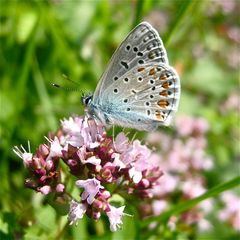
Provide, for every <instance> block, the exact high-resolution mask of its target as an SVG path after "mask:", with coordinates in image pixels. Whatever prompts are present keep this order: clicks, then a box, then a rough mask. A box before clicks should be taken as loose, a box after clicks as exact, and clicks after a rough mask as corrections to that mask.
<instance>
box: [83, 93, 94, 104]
mask: <svg viewBox="0 0 240 240" xmlns="http://www.w3.org/2000/svg"><path fill="white" fill-rule="evenodd" d="M81 100H82V103H83V105H85V106H87V105H89V103H90V102H91V101H92V95H91V96H86V97H84V96H83V97H82V99H81Z"/></svg>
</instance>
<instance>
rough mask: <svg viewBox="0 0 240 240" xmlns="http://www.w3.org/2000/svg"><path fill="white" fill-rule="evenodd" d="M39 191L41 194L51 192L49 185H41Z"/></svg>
mask: <svg viewBox="0 0 240 240" xmlns="http://www.w3.org/2000/svg"><path fill="white" fill-rule="evenodd" d="M39 192H41V193H42V194H43V195H48V194H49V193H50V192H51V187H50V186H47V185H46V186H43V187H41V188H39Z"/></svg>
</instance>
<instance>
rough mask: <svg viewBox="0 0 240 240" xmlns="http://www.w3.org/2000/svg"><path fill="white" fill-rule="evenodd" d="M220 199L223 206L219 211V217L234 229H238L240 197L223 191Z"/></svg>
mask: <svg viewBox="0 0 240 240" xmlns="http://www.w3.org/2000/svg"><path fill="white" fill-rule="evenodd" d="M221 200H222V201H223V203H224V205H225V206H224V208H223V209H222V210H221V211H220V212H219V219H220V220H222V221H225V222H228V223H229V224H230V225H231V226H232V227H233V228H234V229H236V230H237V231H240V208H239V202H240V197H238V196H237V195H235V194H234V193H232V192H225V193H223V194H222V196H221Z"/></svg>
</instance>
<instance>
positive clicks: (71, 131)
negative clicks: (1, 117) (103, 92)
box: [14, 116, 162, 231]
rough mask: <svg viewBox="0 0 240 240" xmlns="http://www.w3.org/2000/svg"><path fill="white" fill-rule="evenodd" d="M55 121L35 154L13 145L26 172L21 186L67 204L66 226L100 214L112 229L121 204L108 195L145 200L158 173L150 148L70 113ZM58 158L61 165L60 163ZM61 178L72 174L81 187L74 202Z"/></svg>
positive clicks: (119, 221)
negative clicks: (57, 124) (56, 126)
mask: <svg viewBox="0 0 240 240" xmlns="http://www.w3.org/2000/svg"><path fill="white" fill-rule="evenodd" d="M61 123H62V127H61V128H60V129H59V130H58V131H57V133H56V134H55V135H54V134H51V138H47V141H48V143H47V144H41V145H40V146H39V148H38V150H37V152H36V153H35V154H32V153H30V151H29V152H27V151H25V150H24V149H23V148H22V151H20V149H19V148H17V147H15V149H14V151H15V153H16V154H17V155H18V156H19V157H21V158H22V159H23V161H24V165H25V166H26V168H27V169H28V170H29V173H30V178H28V179H27V180H26V181H25V186H26V187H28V188H31V189H34V190H35V191H37V192H41V193H42V194H43V195H48V194H50V193H51V196H53V199H54V198H55V199H58V198H59V197H62V199H64V201H65V202H67V203H68V204H69V205H70V208H69V213H68V219H69V222H70V224H73V223H77V221H78V220H79V219H81V218H82V217H83V216H84V215H85V214H86V215H87V216H88V217H90V218H92V219H94V220H98V219H99V218H100V217H101V215H102V214H105V215H107V216H108V218H109V222H110V229H111V231H116V230H117V229H118V228H119V227H120V225H121V224H122V217H123V216H124V215H126V213H123V211H124V208H125V206H120V207H119V208H116V207H113V206H112V205H111V204H110V202H111V199H112V197H113V194H114V195H115V196H116V195H119V196H121V194H123V196H126V193H127V194H128V195H133V197H136V198H139V199H141V200H143V199H146V198H148V199H151V198H152V197H153V193H152V191H151V190H152V189H153V186H154V185H155V183H156V182H157V181H158V179H159V178H160V177H161V176H162V171H161V170H160V168H159V165H158V164H154V163H153V162H152V161H151V158H152V157H151V155H152V153H151V151H150V150H149V149H148V148H147V147H146V146H145V145H143V144H142V143H140V141H138V140H134V141H133V142H132V143H131V142H130V141H129V139H128V138H127V137H126V135H125V134H124V133H119V134H118V135H117V136H116V139H115V141H114V140H113V139H112V137H109V136H108V135H107V134H106V132H105V129H104V128H103V127H102V126H101V125H99V124H98V123H96V122H95V121H94V120H93V119H87V118H82V117H78V116H75V117H71V118H69V119H64V120H63V121H62V122H61ZM60 161H62V162H63V163H64V164H66V166H67V168H62V167H60V164H59V163H60ZM66 176H67V178H68V181H69V180H71V176H72V177H73V179H75V178H77V179H78V180H77V181H76V182H75V185H76V186H77V187H78V188H83V191H82V192H79V198H80V197H81V198H80V199H79V200H78V199H76V200H75V198H73V197H71V192H69V189H67V187H66V186H68V184H64V178H65V177H66ZM63 177H64V178H63ZM107 189H111V190H112V191H108V190H107ZM66 196H67V197H66ZM121 205H122V203H121Z"/></svg>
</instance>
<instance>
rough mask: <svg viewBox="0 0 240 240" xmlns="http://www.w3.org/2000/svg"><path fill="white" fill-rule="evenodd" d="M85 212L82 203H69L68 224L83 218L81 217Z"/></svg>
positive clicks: (85, 207)
mask: <svg viewBox="0 0 240 240" xmlns="http://www.w3.org/2000/svg"><path fill="white" fill-rule="evenodd" d="M86 210H87V205H86V204H83V203H78V202H76V201H74V200H72V201H71V203H70V210H69V213H68V220H69V222H70V225H72V224H73V223H75V222H76V221H77V220H78V219H81V218H83V215H84V214H85V212H86Z"/></svg>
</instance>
